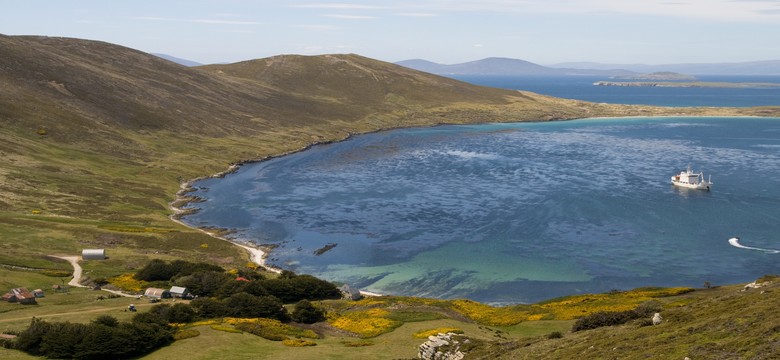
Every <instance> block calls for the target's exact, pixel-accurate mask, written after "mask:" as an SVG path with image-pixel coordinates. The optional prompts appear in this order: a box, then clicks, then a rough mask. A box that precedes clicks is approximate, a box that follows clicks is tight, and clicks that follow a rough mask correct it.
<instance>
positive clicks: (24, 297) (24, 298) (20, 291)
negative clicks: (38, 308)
mask: <svg viewBox="0 0 780 360" xmlns="http://www.w3.org/2000/svg"><path fill="white" fill-rule="evenodd" d="M3 300H5V301H8V302H12V303H14V302H18V303H20V304H23V305H35V304H37V303H38V302H37V301H36V300H35V295H33V293H31V292H30V290H27V288H23V287H22V288H15V289H11V291H9V292H7V293H6V294H5V295H3Z"/></svg>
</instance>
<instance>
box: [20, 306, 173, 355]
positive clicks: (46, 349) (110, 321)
mask: <svg viewBox="0 0 780 360" xmlns="http://www.w3.org/2000/svg"><path fill="white" fill-rule="evenodd" d="M142 320H149V319H148V318H145V317H138V318H137V319H136V318H134V319H133V322H132V323H120V322H117V321H116V319H114V318H113V317H111V316H101V317H99V318H97V319H96V320H95V321H93V322H92V323H90V324H72V323H68V322H64V323H57V322H55V323H49V322H46V321H43V320H41V319H35V318H33V320H32V322H31V323H30V326H29V327H28V328H27V329H26V330H24V331H22V332H21V333H20V334H19V336H18V337H17V338H16V340H15V341H14V344H13V346H14V348H15V349H17V350H21V351H24V352H26V353H28V354H31V355H34V356H45V357H48V358H57V359H127V358H132V357H137V356H140V355H144V354H147V353H149V352H151V351H153V350H155V349H157V348H160V347H162V346H165V345H167V344H170V343H171V342H172V341H173V333H174V330H173V329H172V328H171V327H169V326H163V325H160V324H158V323H156V322H145V321H142Z"/></svg>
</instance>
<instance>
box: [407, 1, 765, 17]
mask: <svg viewBox="0 0 780 360" xmlns="http://www.w3.org/2000/svg"><path fill="white" fill-rule="evenodd" d="M778 3H780V2H779V1H778V0H685V1H680V0H660V1H625V0H558V1H549V0H418V1H416V2H415V3H408V5H397V7H398V8H400V9H409V10H410V11H409V12H422V13H424V12H429V11H430V12H439V13H441V12H473V13H478V12H490V13H504V14H523V15H527V14H628V15H648V16H666V17H684V18H699V19H709V20H717V21H751V20H767V18H768V16H767V15H769V14H773V13H774V10H777V5H778ZM412 9H414V10H412ZM773 19H774V18H773ZM774 20H776V19H774Z"/></svg>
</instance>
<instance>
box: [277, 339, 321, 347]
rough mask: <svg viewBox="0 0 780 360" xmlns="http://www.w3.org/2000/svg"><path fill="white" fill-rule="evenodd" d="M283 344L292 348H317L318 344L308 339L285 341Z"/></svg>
mask: <svg viewBox="0 0 780 360" xmlns="http://www.w3.org/2000/svg"><path fill="white" fill-rule="evenodd" d="M282 344H284V345H285V346H291V347H304V346H316V345H317V343H316V342H314V341H311V340H306V339H284V340H282Z"/></svg>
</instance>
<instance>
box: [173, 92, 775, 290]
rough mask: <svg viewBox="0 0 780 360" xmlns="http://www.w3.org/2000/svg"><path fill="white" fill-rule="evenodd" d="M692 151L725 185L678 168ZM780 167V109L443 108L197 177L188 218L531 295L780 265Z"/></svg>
mask: <svg viewBox="0 0 780 360" xmlns="http://www.w3.org/2000/svg"><path fill="white" fill-rule="evenodd" d="M615 89H621V90H623V89H626V88H615ZM675 100H676V98H675ZM626 101H629V102H632V103H633V100H626ZM689 164H691V165H692V166H693V167H694V169H695V170H697V171H698V170H702V171H704V172H705V175H707V176H709V175H711V176H712V182H713V183H714V186H713V190H712V191H709V192H706V191H694V190H686V189H680V188H676V187H673V186H672V185H671V184H670V180H669V179H670V177H671V176H672V175H675V174H676V173H679V171H680V170H682V169H684V168H685V167H686V166H688V165H689ZM779 178H780V119H763V118H630V119H629V118H626V119H587V120H576V121H561V122H548V123H510V124H483V125H463V126H439V127H433V128H416V129H402V130H393V131H386V132H381V133H374V134H366V135H361V136H356V137H354V138H352V139H350V140H348V141H344V142H340V143H335V144H328V145H321V146H315V147H313V148H312V149H310V150H307V151H304V152H300V153H296V154H292V155H289V156H285V157H281V158H276V159H273V160H270V161H265V162H261V163H254V164H249V165H245V166H243V167H242V168H241V169H240V170H239V171H237V172H235V173H232V174H230V175H228V176H226V177H225V178H222V179H206V180H202V181H198V182H196V183H195V184H194V187H195V189H196V191H195V192H194V193H193V195H195V196H199V197H201V198H203V199H205V200H206V201H205V202H198V203H192V204H190V206H191V207H196V208H198V209H200V211H199V212H197V213H195V214H193V215H188V216H186V217H185V218H184V219H183V220H184V221H185V222H186V223H188V224H190V225H192V226H201V227H202V226H214V227H221V228H230V229H234V230H235V232H234V233H233V234H232V235H231V236H232V238H233V239H234V240H236V241H245V242H252V243H257V244H264V245H273V246H275V248H274V250H273V251H272V252H271V254H270V257H269V259H268V262H269V264H271V265H273V266H277V267H280V268H284V269H289V270H293V271H296V272H299V273H306V274H312V275H315V276H318V277H322V278H324V279H328V280H331V281H335V282H344V283H349V284H350V285H353V286H357V287H359V288H361V289H364V290H369V291H373V292H378V293H387V294H398V295H410V296H426V297H434V298H469V299H472V300H476V301H482V302H487V303H492V304H512V303H530V302H537V301H540V300H544V299H549V298H553V297H558V296H563V295H571V294H581V293H594V292H605V291H610V290H627V289H631V288H635V287H642V286H691V287H700V286H702V285H703V283H704V282H709V283H711V284H713V285H718V284H727V283H737V282H749V281H752V280H754V279H756V278H758V277H760V276H762V275H765V274H768V273H778V270H780V266H778V260H780V254H778V253H779V252H780V238H778V237H777V233H778V231H777V230H778V225H777V224H779V223H780V211H778V210H777V209H780V187H778V185H779V183H780V181H778V179H779ZM733 237H739V240H738V241H734V240H732V241H731V242H730V241H729V240H730V239H732V238H733Z"/></svg>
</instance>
